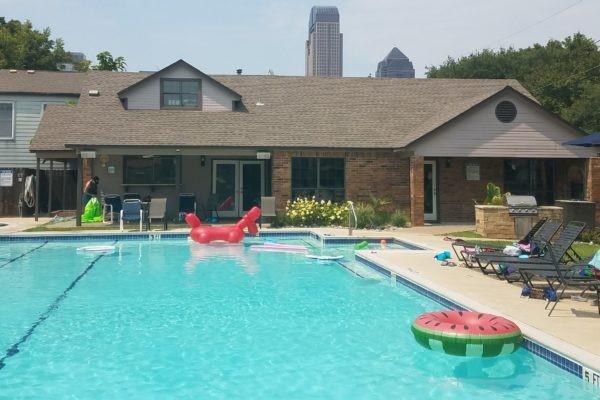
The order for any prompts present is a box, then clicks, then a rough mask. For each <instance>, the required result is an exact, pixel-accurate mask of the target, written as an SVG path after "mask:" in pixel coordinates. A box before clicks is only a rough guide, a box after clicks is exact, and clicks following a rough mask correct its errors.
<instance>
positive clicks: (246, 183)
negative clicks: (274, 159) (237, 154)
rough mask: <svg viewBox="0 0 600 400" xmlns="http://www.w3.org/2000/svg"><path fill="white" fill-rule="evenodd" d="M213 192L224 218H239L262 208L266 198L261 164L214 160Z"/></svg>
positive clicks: (262, 165) (259, 162) (256, 162)
mask: <svg viewBox="0 0 600 400" xmlns="http://www.w3.org/2000/svg"><path fill="white" fill-rule="evenodd" d="M212 178H213V179H212V181H213V184H212V193H213V195H214V197H215V200H216V204H217V206H220V208H219V216H221V217H239V216H241V215H244V213H245V212H246V211H248V210H249V209H250V208H252V206H255V205H260V197H261V196H263V195H264V192H265V184H264V164H263V162H262V161H250V160H248V161H244V160H214V161H213V177H212Z"/></svg>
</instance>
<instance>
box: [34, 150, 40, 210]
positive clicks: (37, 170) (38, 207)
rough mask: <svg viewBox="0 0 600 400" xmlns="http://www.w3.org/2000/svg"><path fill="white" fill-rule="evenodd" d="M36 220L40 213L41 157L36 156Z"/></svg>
mask: <svg viewBox="0 0 600 400" xmlns="http://www.w3.org/2000/svg"><path fill="white" fill-rule="evenodd" d="M34 207H35V220H36V221H37V220H38V218H39V215H40V158H39V157H36V158H35V206H34Z"/></svg>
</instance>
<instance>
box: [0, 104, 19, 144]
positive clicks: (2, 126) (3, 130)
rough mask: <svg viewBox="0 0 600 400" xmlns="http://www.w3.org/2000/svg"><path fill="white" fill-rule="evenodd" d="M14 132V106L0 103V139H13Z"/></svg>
mask: <svg viewBox="0 0 600 400" xmlns="http://www.w3.org/2000/svg"><path fill="white" fill-rule="evenodd" d="M14 131H15V105H14V103H0V139H12V138H14V137H15V136H14V133H15V132H14Z"/></svg>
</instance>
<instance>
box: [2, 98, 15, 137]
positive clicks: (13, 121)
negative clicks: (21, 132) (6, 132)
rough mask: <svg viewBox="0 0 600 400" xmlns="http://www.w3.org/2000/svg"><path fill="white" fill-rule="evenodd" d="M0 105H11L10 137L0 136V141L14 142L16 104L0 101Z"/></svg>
mask: <svg viewBox="0 0 600 400" xmlns="http://www.w3.org/2000/svg"><path fill="white" fill-rule="evenodd" d="M0 104H12V132H11V136H10V137H4V136H0V140H14V139H15V128H16V121H15V120H16V117H17V112H16V108H17V107H16V102H15V101H10V100H0Z"/></svg>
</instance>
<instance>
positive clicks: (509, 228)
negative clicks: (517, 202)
mask: <svg viewBox="0 0 600 400" xmlns="http://www.w3.org/2000/svg"><path fill="white" fill-rule="evenodd" d="M562 216H563V209H562V207H553V206H542V207H538V214H537V215H533V216H531V217H530V218H532V225H533V224H535V223H536V222H537V221H539V220H540V219H541V218H544V217H545V218H548V219H557V220H560V221H562ZM516 218H517V217H514V216H512V215H508V207H505V206H485V205H476V206H475V231H476V232H477V233H478V234H480V235H482V236H483V237H486V238H492V239H517V237H516V235H515V220H516ZM519 239H520V238H519Z"/></svg>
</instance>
